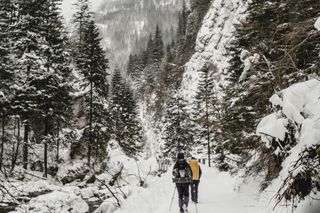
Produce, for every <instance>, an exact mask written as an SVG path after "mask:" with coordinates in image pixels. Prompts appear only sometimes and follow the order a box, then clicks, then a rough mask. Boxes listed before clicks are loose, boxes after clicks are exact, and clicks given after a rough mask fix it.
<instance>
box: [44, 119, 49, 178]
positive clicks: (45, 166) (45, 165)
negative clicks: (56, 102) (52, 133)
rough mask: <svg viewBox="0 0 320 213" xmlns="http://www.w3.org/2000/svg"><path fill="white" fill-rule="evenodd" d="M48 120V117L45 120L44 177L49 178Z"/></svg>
mask: <svg viewBox="0 0 320 213" xmlns="http://www.w3.org/2000/svg"><path fill="white" fill-rule="evenodd" d="M47 136H48V118H47V117H46V118H45V120H44V137H45V140H44V156H43V157H44V158H43V163H44V173H43V177H45V178H47V176H48V138H47Z"/></svg>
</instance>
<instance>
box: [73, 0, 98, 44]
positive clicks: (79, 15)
mask: <svg viewBox="0 0 320 213" xmlns="http://www.w3.org/2000/svg"><path fill="white" fill-rule="evenodd" d="M74 6H75V10H76V12H75V13H74V15H73V19H72V22H73V23H74V24H75V26H76V28H77V29H76V30H77V35H78V39H77V40H78V42H77V44H78V45H79V46H78V48H79V47H80V46H81V44H82V42H83V40H84V33H85V32H84V31H85V29H86V25H87V24H88V23H89V22H90V20H91V19H92V15H93V14H92V12H90V2H89V0H77V2H76V3H75V4H74Z"/></svg>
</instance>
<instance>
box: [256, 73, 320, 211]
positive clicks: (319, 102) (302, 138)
mask: <svg viewBox="0 0 320 213" xmlns="http://www.w3.org/2000/svg"><path fill="white" fill-rule="evenodd" d="M280 97H282V98H280ZM270 101H271V102H272V103H273V105H277V106H280V107H281V109H279V110H278V111H277V112H274V113H272V114H270V115H268V116H266V117H265V118H263V119H262V120H261V122H260V123H259V125H258V128H257V134H258V135H261V137H262V140H263V141H264V142H266V144H267V146H269V145H270V144H269V143H270V140H271V138H270V137H269V136H268V135H270V136H273V137H275V138H277V139H279V140H283V139H284V134H285V133H286V131H287V130H286V128H285V126H286V123H285V121H291V123H293V124H294V125H297V126H296V127H295V128H296V130H297V134H296V136H295V137H296V139H297V144H296V145H294V146H293V147H291V149H290V150H288V151H287V152H288V154H289V156H288V157H287V158H286V159H285V160H284V162H283V163H282V170H281V172H280V174H279V177H278V178H276V179H274V180H273V181H272V183H271V184H270V186H269V187H268V188H267V190H266V191H278V190H279V188H280V187H281V185H282V184H283V180H285V179H286V178H287V177H288V176H290V175H292V176H293V177H294V176H295V175H297V174H298V173H299V172H301V170H302V169H303V167H302V165H299V166H298V167H297V168H295V169H294V170H293V167H292V166H293V164H294V163H295V162H296V161H297V160H298V159H299V156H300V154H301V153H302V152H303V151H304V150H305V149H306V148H310V147H312V146H314V145H319V144H320V131H319V129H320V81H319V80H316V79H312V80H309V81H306V82H301V83H296V84H294V85H292V86H290V87H289V88H287V89H284V90H282V91H281V93H280V94H279V95H274V96H272V98H271V99H270ZM278 151H280V150H276V151H275V154H277V153H278ZM312 196H313V197H315V198H317V199H318V198H319V193H318V194H315V195H312ZM270 200H271V203H275V200H274V197H273V198H270ZM311 201H312V199H309V198H307V199H305V200H304V201H302V202H300V203H299V205H298V208H297V211H296V212H299V213H305V212H309V211H310V212H319V211H311V210H307V209H309V208H318V210H319V208H320V207H319V205H318V206H317V205H315V204H314V203H313V204H312V205H310V202H311ZM306 208H307V209H306Z"/></svg>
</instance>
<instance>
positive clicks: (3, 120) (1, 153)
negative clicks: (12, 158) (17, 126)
mask: <svg viewBox="0 0 320 213" xmlns="http://www.w3.org/2000/svg"><path fill="white" fill-rule="evenodd" d="M4 124H5V118H4V117H3V118H2V136H1V152H0V170H1V171H2V167H3V153H4V140H5V135H4Z"/></svg>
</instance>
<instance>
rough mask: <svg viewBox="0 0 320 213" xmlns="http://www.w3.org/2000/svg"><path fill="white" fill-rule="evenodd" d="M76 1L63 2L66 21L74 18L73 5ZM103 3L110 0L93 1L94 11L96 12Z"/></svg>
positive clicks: (64, 0)
mask: <svg viewBox="0 0 320 213" xmlns="http://www.w3.org/2000/svg"><path fill="white" fill-rule="evenodd" d="M76 1H77V0H63V1H62V14H63V16H64V17H65V18H66V19H70V18H71V17H72V14H73V12H74V6H73V4H74V3H75V2H76ZM102 1H108V0H91V1H90V2H91V5H92V10H93V11H94V10H95V9H96V8H97V7H98V6H99V4H100V3H101V2H102Z"/></svg>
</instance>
